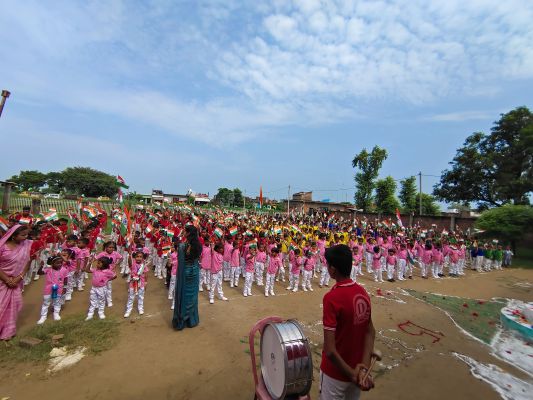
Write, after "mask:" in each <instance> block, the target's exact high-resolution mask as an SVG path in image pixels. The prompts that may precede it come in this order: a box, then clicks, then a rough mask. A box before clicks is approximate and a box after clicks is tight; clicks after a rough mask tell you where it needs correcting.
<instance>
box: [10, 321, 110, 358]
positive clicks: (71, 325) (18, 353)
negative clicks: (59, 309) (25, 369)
mask: <svg viewBox="0 0 533 400" xmlns="http://www.w3.org/2000/svg"><path fill="white" fill-rule="evenodd" d="M58 334H63V335H65V336H64V338H63V339H61V341H60V342H59V344H58V345H57V346H59V347H63V346H67V347H68V348H76V347H79V346H81V347H85V348H87V353H88V354H98V353H101V352H103V351H105V350H109V349H110V348H112V347H113V345H114V344H115V343H116V342H117V339H118V336H119V322H118V320H117V319H116V318H113V317H108V318H106V319H104V320H100V319H93V320H91V321H85V315H73V316H68V317H64V318H62V319H61V321H57V322H56V321H52V320H48V321H47V322H45V323H44V324H43V325H41V326H35V327H33V328H31V329H29V330H28V331H26V332H23V333H22V334H20V335H18V336H17V337H16V338H14V339H13V340H11V341H10V342H9V346H8V347H5V348H2V349H1V351H0V363H13V362H45V361H47V360H48V358H49V354H50V350H52V348H53V347H56V346H53V345H52V338H51V337H52V336H53V335H58ZM26 337H34V338H37V339H41V340H42V343H40V344H38V345H36V346H34V347H31V348H25V347H20V345H19V341H20V340H21V339H23V338H26Z"/></svg>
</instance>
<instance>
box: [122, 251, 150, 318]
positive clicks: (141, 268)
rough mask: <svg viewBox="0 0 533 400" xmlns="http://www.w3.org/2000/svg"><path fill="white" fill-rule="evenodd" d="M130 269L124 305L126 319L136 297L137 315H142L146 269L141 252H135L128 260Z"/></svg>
mask: <svg viewBox="0 0 533 400" xmlns="http://www.w3.org/2000/svg"><path fill="white" fill-rule="evenodd" d="M128 263H129V267H130V277H129V285H128V302H127V303H126V312H125V313H124V318H128V317H129V316H130V314H131V311H132V310H133V302H134V301H135V297H137V309H138V310H139V315H143V314H144V294H145V288H146V279H147V278H146V276H147V273H148V268H146V263H145V261H144V254H143V252H142V251H141V250H138V251H135V252H134V253H133V255H131V256H130V257H129V260H128Z"/></svg>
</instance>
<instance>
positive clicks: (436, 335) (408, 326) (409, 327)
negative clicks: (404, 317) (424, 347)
mask: <svg viewBox="0 0 533 400" xmlns="http://www.w3.org/2000/svg"><path fill="white" fill-rule="evenodd" d="M398 329H400V330H401V331H402V332H405V333H407V334H408V335H411V336H423V335H428V336H431V337H432V338H433V342H432V343H437V342H439V341H440V340H441V339H442V338H443V337H444V333H442V332H437V331H432V330H431V329H428V328H424V327H423V326H420V325H417V324H415V323H414V322H411V321H406V322H402V323H401V324H398ZM416 329H418V332H416Z"/></svg>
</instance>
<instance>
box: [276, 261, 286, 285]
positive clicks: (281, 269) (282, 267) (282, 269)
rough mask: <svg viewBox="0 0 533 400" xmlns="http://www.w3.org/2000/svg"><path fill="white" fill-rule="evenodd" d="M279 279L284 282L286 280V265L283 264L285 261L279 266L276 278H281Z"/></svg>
mask: <svg viewBox="0 0 533 400" xmlns="http://www.w3.org/2000/svg"><path fill="white" fill-rule="evenodd" d="M279 279H281V281H282V282H285V265H283V263H281V265H280V267H279V270H278V277H277V278H276V280H279Z"/></svg>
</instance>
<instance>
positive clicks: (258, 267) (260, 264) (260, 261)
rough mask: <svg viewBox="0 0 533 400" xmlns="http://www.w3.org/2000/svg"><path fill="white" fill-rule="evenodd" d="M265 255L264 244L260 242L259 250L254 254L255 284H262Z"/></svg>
mask: <svg viewBox="0 0 533 400" xmlns="http://www.w3.org/2000/svg"><path fill="white" fill-rule="evenodd" d="M266 260H267V255H266V251H265V245H264V244H260V245H259V250H258V251H257V254H256V256H255V281H256V283H257V286H263V274H264V273H265V263H266Z"/></svg>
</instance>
